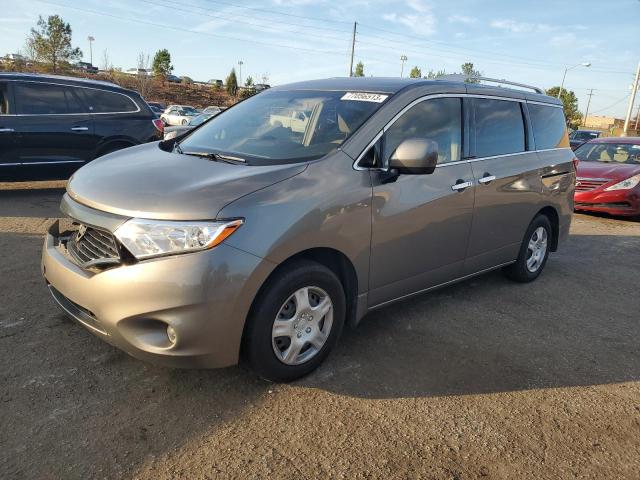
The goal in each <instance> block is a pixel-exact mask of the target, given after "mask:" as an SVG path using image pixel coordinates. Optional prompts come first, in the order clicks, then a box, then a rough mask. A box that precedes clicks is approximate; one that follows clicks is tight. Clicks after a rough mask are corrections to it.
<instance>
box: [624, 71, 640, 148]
mask: <svg viewBox="0 0 640 480" xmlns="http://www.w3.org/2000/svg"><path fill="white" fill-rule="evenodd" d="M639 81H640V62H638V68H637V69H636V78H635V80H634V81H633V89H632V90H631V98H630V99H629V108H628V109H627V117H626V118H625V120H624V128H623V130H622V136H623V137H626V136H627V132H628V131H629V124H630V123H631V114H632V113H633V104H634V103H635V102H636V92H637V91H638V82H639Z"/></svg>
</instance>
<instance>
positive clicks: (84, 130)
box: [71, 127, 89, 132]
mask: <svg viewBox="0 0 640 480" xmlns="http://www.w3.org/2000/svg"><path fill="white" fill-rule="evenodd" d="M71 130H73V131H74V132H86V131H87V130H89V127H71Z"/></svg>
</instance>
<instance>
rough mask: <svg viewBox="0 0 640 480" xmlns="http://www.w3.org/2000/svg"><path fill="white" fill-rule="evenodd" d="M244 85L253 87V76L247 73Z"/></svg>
mask: <svg viewBox="0 0 640 480" xmlns="http://www.w3.org/2000/svg"><path fill="white" fill-rule="evenodd" d="M244 85H245V87H253V77H252V76H251V75H249V76H248V77H247V80H246V81H245V82H244Z"/></svg>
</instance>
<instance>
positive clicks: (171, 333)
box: [167, 325, 178, 345]
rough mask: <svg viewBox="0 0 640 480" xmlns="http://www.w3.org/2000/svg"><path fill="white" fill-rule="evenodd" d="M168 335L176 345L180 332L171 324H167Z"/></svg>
mask: <svg viewBox="0 0 640 480" xmlns="http://www.w3.org/2000/svg"><path fill="white" fill-rule="evenodd" d="M167 337H168V338H169V341H170V342H171V344H172V345H175V344H176V342H177V341H178V332H176V329H175V328H173V327H172V326H171V325H167Z"/></svg>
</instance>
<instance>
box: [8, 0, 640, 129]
mask: <svg viewBox="0 0 640 480" xmlns="http://www.w3.org/2000/svg"><path fill="white" fill-rule="evenodd" d="M0 12H2V15H1V16H0V50H2V49H4V50H5V51H0V55H3V54H4V53H12V52H16V51H19V50H20V49H21V48H22V47H23V45H24V40H25V37H26V36H27V34H28V32H29V28H30V27H31V26H33V25H34V24H35V23H36V21H37V18H38V15H39V14H40V15H43V16H46V15H50V14H54V13H57V14H59V15H61V16H62V17H63V18H64V19H65V20H66V21H68V22H69V23H71V27H72V29H73V37H74V44H75V45H77V46H79V47H80V48H81V49H82V50H83V52H85V58H86V59H87V60H88V58H89V48H88V42H87V40H86V38H87V36H88V35H92V36H94V37H95V39H96V40H95V42H94V44H93V59H94V64H96V65H97V66H102V57H103V51H105V50H106V51H107V52H108V55H109V57H110V59H111V62H112V63H113V64H114V65H116V66H120V67H122V68H123V69H127V68H131V67H134V66H136V58H137V56H138V53H139V52H146V53H149V54H150V55H151V56H153V53H154V52H155V51H156V50H158V49H159V48H167V49H168V50H169V51H170V52H171V55H172V59H173V65H174V67H175V70H174V73H175V74H177V75H189V76H191V77H192V78H194V79H197V80H208V79H211V78H220V79H222V78H224V77H225V76H226V74H227V73H228V72H229V70H230V69H231V68H232V67H234V66H235V67H236V68H237V67H238V65H237V62H238V61H239V60H242V61H243V62H244V64H243V66H242V76H243V77H245V78H246V76H247V75H252V76H253V77H254V79H256V78H258V79H259V78H261V77H262V75H263V74H266V75H268V77H269V83H271V84H281V83H287V82H290V81H295V80H302V79H310V78H320V77H329V76H343V75H346V74H347V73H348V66H349V65H348V57H349V51H350V43H351V31H352V29H353V22H354V21H357V22H358V23H359V25H358V35H357V37H356V38H357V42H356V55H355V58H356V62H357V61H362V62H363V63H364V65H365V73H366V74H367V75H374V76H398V75H400V63H401V62H400V55H402V54H405V55H406V56H407V57H408V58H409V60H408V62H407V65H406V66H405V75H406V74H407V72H408V69H410V68H411V67H412V66H414V65H417V66H419V67H420V68H421V69H422V71H423V72H426V71H427V70H429V69H434V70H439V69H444V70H446V71H448V72H454V71H457V70H459V68H460V64H461V63H463V62H465V61H471V62H473V63H474V64H475V66H476V68H477V69H479V70H480V71H482V73H483V74H485V75H486V76H490V77H498V78H508V79H512V80H515V81H520V82H525V83H531V84H535V85H539V86H542V87H550V86H553V85H559V84H560V81H561V80H562V74H563V72H564V68H565V66H572V65H575V64H578V63H581V62H591V63H592V67H590V68H584V67H578V68H575V69H572V70H570V71H569V73H568V74H567V79H566V82H565V85H566V87H567V88H569V89H571V90H574V91H575V92H576V94H577V95H578V98H579V99H580V108H581V110H582V111H584V109H585V107H586V101H587V89H590V88H594V89H595V91H594V96H593V99H592V102H591V106H590V112H592V113H597V114H613V115H616V116H619V117H621V116H624V114H625V113H626V108H627V101H628V99H625V96H628V93H629V87H630V85H631V83H632V80H633V73H634V72H635V68H636V65H637V63H638V61H640V48H639V45H640V43H638V32H639V31H640V29H639V27H638V25H640V1H638V0H612V1H610V2H603V1H602V0H599V1H579V2H578V1H567V2H557V1H547V0H542V1H536V2H525V1H507V0H502V1H498V0H488V1H481V0H460V1H457V0H449V1H447V2H443V1H435V0H401V1H393V0H370V1H365V0H342V1H340V2H336V1H335V0H333V1H329V0H289V1H287V0H262V1H253V2H244V1H243V0H224V1H214V0H184V1H183V0H129V1H124V0H115V1H109V2H104V1H99V0H84V1H83V2H74V1H71V0H51V1H49V0H46V1H39V0H17V1H16V0H11V1H8V0H0ZM638 102H640V100H637V103H638Z"/></svg>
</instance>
